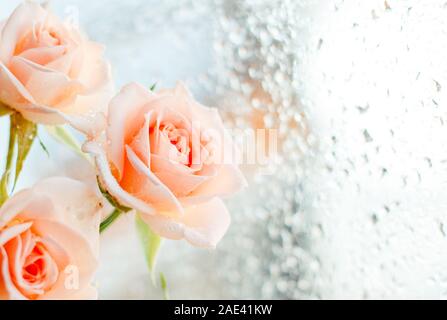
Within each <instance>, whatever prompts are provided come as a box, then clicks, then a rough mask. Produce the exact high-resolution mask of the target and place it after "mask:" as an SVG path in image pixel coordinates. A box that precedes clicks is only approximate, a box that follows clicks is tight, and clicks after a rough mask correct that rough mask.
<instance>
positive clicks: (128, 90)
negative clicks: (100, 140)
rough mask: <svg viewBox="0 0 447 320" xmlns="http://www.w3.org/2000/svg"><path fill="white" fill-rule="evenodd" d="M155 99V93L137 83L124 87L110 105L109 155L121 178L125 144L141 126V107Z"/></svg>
mask: <svg viewBox="0 0 447 320" xmlns="http://www.w3.org/2000/svg"><path fill="white" fill-rule="evenodd" d="M153 99H155V95H154V94H153V93H151V92H150V91H149V90H146V89H145V88H143V87H142V86H140V85H139V84H136V83H130V84H128V85H126V86H125V87H123V88H122V89H121V91H120V93H119V94H118V95H117V96H115V98H113V99H112V101H111V102H110V105H109V118H108V120H109V126H108V129H107V139H108V141H109V142H110V144H109V146H108V156H109V159H110V161H111V162H112V163H113V165H114V166H115V167H116V169H117V171H118V180H121V177H122V174H123V167H124V161H125V157H124V154H125V150H124V149H125V144H129V143H131V139H132V138H133V137H134V136H135V134H136V130H138V129H139V128H141V124H142V123H143V121H144V114H145V113H141V109H142V108H143V107H144V105H145V104H147V103H149V102H150V101H152V100H153Z"/></svg>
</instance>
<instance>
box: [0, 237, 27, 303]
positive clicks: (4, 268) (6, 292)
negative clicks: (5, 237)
mask: <svg viewBox="0 0 447 320" xmlns="http://www.w3.org/2000/svg"><path fill="white" fill-rule="evenodd" d="M0 268H1V269H0V275H1V277H0V297H4V299H10V300H27V299H26V297H25V296H24V295H23V294H22V293H20V291H19V290H18V289H17V288H16V286H15V284H14V282H13V281H12V279H11V274H10V272H9V259H8V254H7V253H6V250H5V248H3V246H0Z"/></svg>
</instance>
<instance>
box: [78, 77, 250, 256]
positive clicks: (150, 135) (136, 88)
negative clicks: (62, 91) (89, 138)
mask: <svg viewBox="0 0 447 320" xmlns="http://www.w3.org/2000/svg"><path fill="white" fill-rule="evenodd" d="M106 135H107V137H106V139H105V138H104V139H103V141H102V143H101V141H100V139H99V138H98V139H97V140H96V141H93V142H88V143H87V144H86V145H85V146H84V150H85V151H86V152H90V153H92V154H94V156H95V159H96V165H97V167H98V170H99V174H100V178H101V181H102V185H103V187H104V188H106V189H107V191H108V192H109V193H110V194H111V195H112V196H113V197H115V198H116V200H117V201H118V202H119V203H121V204H122V205H124V206H128V207H131V208H133V209H136V210H137V211H139V212H141V213H142V214H143V215H142V218H143V219H144V220H145V221H146V222H147V223H148V224H149V225H150V226H151V228H152V229H153V230H154V231H155V232H156V233H158V234H160V235H161V236H163V237H166V238H170V239H182V238H185V239H186V240H188V241H189V242H190V243H192V244H193V245H196V246H201V247H214V246H215V245H216V244H217V242H218V241H219V240H220V239H221V238H222V236H223V235H224V233H225V232H226V230H227V228H228V226H229V224H230V216H229V214H228V211H227V209H226V207H225V205H224V203H223V202H222V200H221V199H220V198H218V197H220V196H227V195H230V194H233V193H235V192H237V191H238V190H240V189H241V188H242V187H243V186H244V185H245V183H246V182H245V179H244V177H243V175H242V174H241V172H240V171H239V169H238V167H237V166H236V165H235V164H234V163H235V161H233V158H234V146H233V145H232V143H231V139H230V138H229V136H228V135H227V134H226V133H225V131H224V126H223V123H222V120H221V118H220V116H219V114H218V112H217V110H216V109H213V108H208V107H205V106H202V105H200V104H199V103H197V102H196V101H194V99H193V97H192V96H191V94H190V93H189V92H188V90H187V89H186V88H185V87H184V86H183V85H182V84H179V85H177V87H176V88H175V89H173V90H162V91H160V92H158V93H154V92H151V91H150V90H148V89H145V88H144V87H142V86H140V85H138V84H135V83H132V84H129V85H127V86H125V87H124V88H123V89H122V90H121V92H120V93H119V94H118V95H117V96H116V97H115V98H114V99H113V100H112V101H111V103H110V105H109V114H108V126H107V130H106ZM105 140H107V143H106V142H105Z"/></svg>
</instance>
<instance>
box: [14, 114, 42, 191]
mask: <svg viewBox="0 0 447 320" xmlns="http://www.w3.org/2000/svg"><path fill="white" fill-rule="evenodd" d="M11 127H14V128H15V130H16V135H17V159H16V173H15V177H14V187H15V185H16V183H17V180H18V179H19V175H20V172H21V171H22V168H23V163H24V162H25V159H26V157H27V156H28V153H29V151H30V150H31V146H32V145H33V142H34V139H35V138H36V136H37V125H36V124H35V123H34V122H31V121H28V120H26V119H25V118H24V117H22V115H21V114H20V113H18V112H16V113H13V114H12V115H11Z"/></svg>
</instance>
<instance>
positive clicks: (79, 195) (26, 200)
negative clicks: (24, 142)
mask: <svg viewBox="0 0 447 320" xmlns="http://www.w3.org/2000/svg"><path fill="white" fill-rule="evenodd" d="M100 207H101V205H100V200H99V198H98V196H97V195H96V193H95V191H94V190H93V189H91V188H89V187H87V186H86V185H85V184H83V183H81V182H79V181H76V180H72V179H69V178H50V179H46V180H43V181H41V182H39V183H38V184H36V185H35V186H34V187H33V188H31V189H25V190H23V191H21V192H18V193H17V194H15V195H14V196H13V197H12V198H10V199H9V200H7V201H6V202H5V204H4V205H3V207H2V208H1V209H0V299H11V300H12V299H95V298H96V297H97V293H96V289H94V288H93V287H92V286H91V284H90V282H91V280H92V276H93V273H94V272H95V271H96V266H97V258H98V245H99V231H98V230H99V222H100V211H99V209H100Z"/></svg>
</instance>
